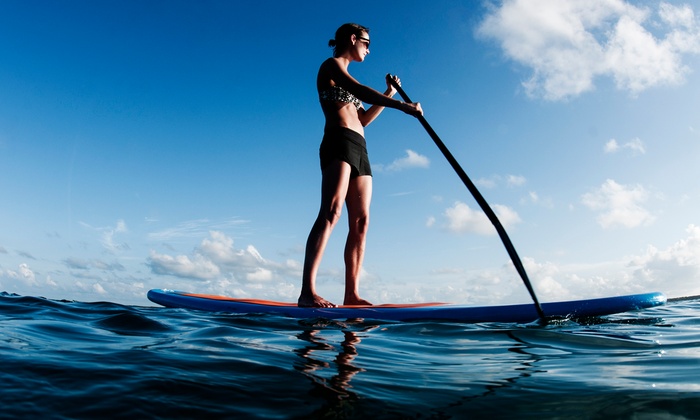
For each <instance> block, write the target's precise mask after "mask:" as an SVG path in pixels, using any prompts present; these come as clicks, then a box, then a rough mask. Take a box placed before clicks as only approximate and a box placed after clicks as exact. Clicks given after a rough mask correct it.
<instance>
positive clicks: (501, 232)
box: [386, 74, 545, 319]
mask: <svg viewBox="0 0 700 420" xmlns="http://www.w3.org/2000/svg"><path fill="white" fill-rule="evenodd" d="M386 78H387V80H388V81H389V82H390V83H391V84H392V86H394V88H395V89H396V91H397V92H399V95H401V97H402V98H403V100H404V101H406V102H409V103H412V102H413V101H411V99H410V98H409V97H408V95H406V92H404V90H403V89H402V88H401V86H399V84H398V83H396V80H394V78H393V77H391V75H390V74H387V75H386ZM417 118H418V121H420V123H421V125H423V128H425V131H427V132H428V135H430V137H431V138H432V139H433V141H434V142H435V144H436V145H437V147H438V149H440V151H441V152H442V154H443V155H444V156H445V158H446V159H447V161H448V162H449V163H450V165H452V169H454V170H455V172H457V175H459V177H460V179H461V180H462V182H463V183H464V185H466V187H467V189H468V190H469V192H471V193H472V195H473V196H474V199H475V200H476V202H477V203H478V204H479V206H480V207H481V209H482V210H483V211H484V213H486V216H487V217H488V218H489V220H490V221H491V223H493V226H494V227H495V228H496V232H498V236H500V237H501V241H502V242H503V245H505V247H506V251H508V255H509V256H510V259H511V261H513V265H514V266H515V269H516V270H517V272H518V274H520V277H521V278H522V279H523V283H525V287H527V291H528V292H530V296H531V297H532V300H533V301H534V302H535V308H536V309H537V314H538V315H539V316H540V318H541V319H545V315H544V311H542V306H541V305H540V302H539V301H538V300H537V296H536V295H535V290H534V289H533V288H532V284H531V283H530V279H528V277H527V272H525V267H523V263H522V261H520V257H519V256H518V253H517V252H516V251H515V247H514V246H513V243H512V242H511V241H510V238H509V237H508V233H506V230H505V228H503V225H502V224H501V221H500V220H498V217H497V216H496V213H494V212H493V210H492V209H491V206H489V203H487V202H486V200H485V199H484V197H483V196H482V195H481V193H480V192H479V190H478V189H477V188H476V185H474V183H473V182H472V180H471V179H469V176H467V173H466V172H464V169H462V167H461V166H460V165H459V163H458V162H457V160H456V159H455V158H454V156H452V153H451V152H450V151H449V149H448V148H447V146H445V143H443V142H442V140H440V137H438V135H437V133H436V132H435V130H433V128H432V127H431V126H430V124H428V121H427V120H426V119H425V117H423V116H422V115H421V116H419V117H417Z"/></svg>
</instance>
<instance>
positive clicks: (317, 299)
mask: <svg viewBox="0 0 700 420" xmlns="http://www.w3.org/2000/svg"><path fill="white" fill-rule="evenodd" d="M297 306H299V307H300V308H335V307H336V305H335V304H334V303H331V302H329V301H327V300H326V299H324V298H322V297H321V296H319V295H311V296H303V295H302V296H299V300H298V301H297Z"/></svg>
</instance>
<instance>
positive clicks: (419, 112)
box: [401, 102, 423, 117]
mask: <svg viewBox="0 0 700 420" xmlns="http://www.w3.org/2000/svg"><path fill="white" fill-rule="evenodd" d="M401 110H402V111H403V112H405V113H406V114H408V115H413V116H414V117H421V116H423V108H421V106H420V103H419V102H414V103H409V102H404V103H403V106H402V107H401Z"/></svg>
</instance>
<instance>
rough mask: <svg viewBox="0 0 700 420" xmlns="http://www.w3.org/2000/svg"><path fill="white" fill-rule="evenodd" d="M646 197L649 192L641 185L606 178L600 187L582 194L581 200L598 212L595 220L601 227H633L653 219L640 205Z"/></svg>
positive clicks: (645, 223) (650, 221)
mask: <svg viewBox="0 0 700 420" xmlns="http://www.w3.org/2000/svg"><path fill="white" fill-rule="evenodd" d="M648 198H649V193H648V192H647V191H646V189H644V187H643V186H641V185H634V186H625V185H620V184H618V183H617V182H615V181H613V180H612V179H608V180H606V181H605V182H604V183H603V185H601V186H600V188H598V189H596V190H594V191H592V192H590V193H586V194H584V195H583V196H582V197H581V202H582V203H583V204H584V205H585V206H586V207H588V208H589V209H591V210H594V211H598V212H599V213H600V214H599V216H598V218H597V220H598V224H600V225H601V226H602V227H604V228H610V227H615V226H622V227H626V228H633V227H638V226H642V225H648V224H650V223H652V222H653V221H654V217H653V216H652V215H651V214H650V213H649V211H647V210H646V209H644V208H643V207H642V206H641V205H640V204H641V203H644V202H646V201H647V199H648Z"/></svg>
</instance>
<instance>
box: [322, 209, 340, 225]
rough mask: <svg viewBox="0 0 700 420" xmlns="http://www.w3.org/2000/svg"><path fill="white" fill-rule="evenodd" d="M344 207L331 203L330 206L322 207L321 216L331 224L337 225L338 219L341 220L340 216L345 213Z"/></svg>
mask: <svg viewBox="0 0 700 420" xmlns="http://www.w3.org/2000/svg"><path fill="white" fill-rule="evenodd" d="M342 208H343V207H342V206H337V205H330V206H328V207H324V208H322V209H321V214H320V215H319V216H320V218H321V219H323V220H324V221H325V222H326V223H328V224H329V225H331V226H335V225H336V223H338V220H340V216H341V215H342V213H343V211H342Z"/></svg>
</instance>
